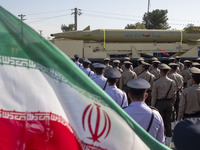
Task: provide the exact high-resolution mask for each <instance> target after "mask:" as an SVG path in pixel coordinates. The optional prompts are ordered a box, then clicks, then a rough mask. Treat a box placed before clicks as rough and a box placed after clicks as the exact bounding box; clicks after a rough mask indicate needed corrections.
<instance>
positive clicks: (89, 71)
mask: <svg viewBox="0 0 200 150" xmlns="http://www.w3.org/2000/svg"><path fill="white" fill-rule="evenodd" d="M82 70H83V72H85V74H86V75H87V76H88V77H90V78H91V79H94V76H95V73H94V72H93V71H92V70H91V69H90V68H83V69H82Z"/></svg>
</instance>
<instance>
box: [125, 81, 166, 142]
mask: <svg viewBox="0 0 200 150" xmlns="http://www.w3.org/2000/svg"><path fill="white" fill-rule="evenodd" d="M127 86H128V87H129V92H128V96H129V98H130V99H131V104H130V105H129V106H128V107H126V108H124V111H125V112H126V113H127V114H128V115H130V117H132V118H133V119H134V120H135V121H136V122H137V123H138V124H139V125H140V126H142V127H143V128H144V129H145V130H146V131H147V132H149V134H151V135H152V136H153V137H154V138H155V139H157V140H158V141H159V142H161V143H164V142H165V137H164V124H163V120H162V117H161V115H160V114H159V112H158V111H157V110H155V109H151V108H150V107H149V106H147V105H146V103H145V102H144V101H145V98H147V93H146V91H147V89H149V88H150V84H149V83H148V82H147V81H146V80H144V79H141V78H140V79H132V80H130V81H129V82H128V83H127Z"/></svg>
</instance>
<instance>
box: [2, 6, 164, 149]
mask: <svg viewBox="0 0 200 150" xmlns="http://www.w3.org/2000/svg"><path fill="white" fill-rule="evenodd" d="M0 91H1V96H0V133H1V134H0V149H1V150H4V149H5V150H15V149H16V150H19V149H20V150H25V149H32V150H40V149H41V150H64V149H65V150H66V149H67V150H68V149H73V150H75V149H83V150H86V149H95V150H98V149H99V150H105V149H108V150H123V149H124V150H132V149H133V150H146V149H156V150H166V149H168V148H167V147H165V146H164V145H162V144H161V143H159V142H158V141H156V140H155V139H154V138H152V137H151V136H150V135H149V134H148V133H147V132H146V131H144V130H143V129H142V128H141V127H140V126H139V125H138V124H137V123H136V122H135V121H133V120H132V119H131V118H130V117H129V116H128V115H127V114H126V113H125V112H124V111H123V110H122V109H121V108H120V107H119V106H118V105H117V104H116V103H115V102H113V100H112V99H111V98H110V97H109V96H108V95H107V94H106V93H105V92H104V91H103V90H102V89H100V88H99V87H98V86H97V85H96V84H95V83H94V82H93V81H92V80H91V79H89V78H88V77H87V76H86V75H85V74H84V73H83V72H82V71H81V70H80V69H79V68H78V67H77V66H76V65H75V64H74V63H73V62H72V61H71V60H70V59H69V58H68V57H67V56H66V55H65V54H63V53H62V52H61V51H60V50H59V49H57V48H56V47H55V46H54V45H53V44H51V43H50V42H49V41H47V40H45V39H44V38H42V37H41V36H40V35H39V34H37V33H36V32H35V31H34V30H33V29H31V28H30V27H28V26H27V25H25V24H24V23H23V22H21V21H20V20H19V19H17V18H16V17H15V16H13V15H12V14H10V13H9V12H7V11H6V10H5V9H3V8H2V7H0Z"/></svg>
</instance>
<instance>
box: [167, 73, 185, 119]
mask: <svg viewBox="0 0 200 150" xmlns="http://www.w3.org/2000/svg"><path fill="white" fill-rule="evenodd" d="M168 77H169V78H170V79H172V80H174V81H175V83H176V101H175V104H174V112H175V114H174V115H173V121H175V120H176V119H177V117H178V109H179V102H180V96H181V93H182V89H183V77H182V76H181V75H180V74H178V73H177V72H174V73H170V74H169V75H168Z"/></svg>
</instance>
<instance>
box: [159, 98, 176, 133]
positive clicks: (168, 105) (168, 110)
mask: <svg viewBox="0 0 200 150" xmlns="http://www.w3.org/2000/svg"><path fill="white" fill-rule="evenodd" d="M172 107H173V105H172V102H171V100H169V99H168V100H156V108H157V109H158V111H159V113H160V114H161V116H162V118H163V122H164V127H165V135H166V136H167V137H171V136H172V128H171V115H172Z"/></svg>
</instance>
